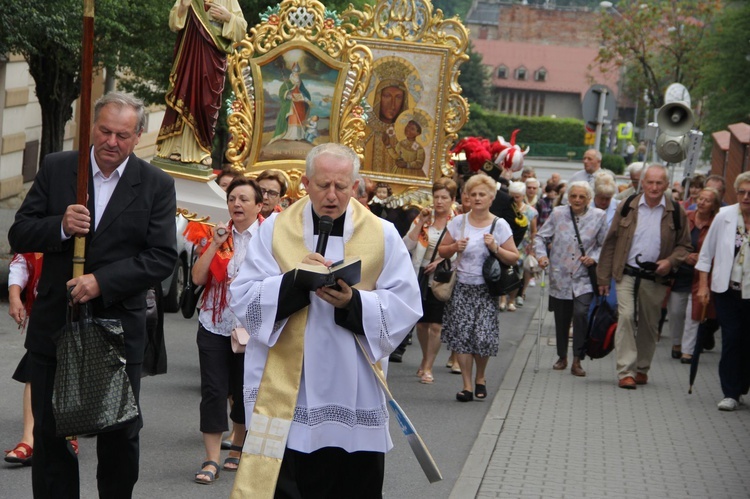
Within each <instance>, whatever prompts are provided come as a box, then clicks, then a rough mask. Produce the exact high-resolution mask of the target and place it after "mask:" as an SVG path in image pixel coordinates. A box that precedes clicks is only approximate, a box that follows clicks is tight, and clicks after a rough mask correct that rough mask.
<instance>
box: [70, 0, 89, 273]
mask: <svg viewBox="0 0 750 499" xmlns="http://www.w3.org/2000/svg"><path fill="white" fill-rule="evenodd" d="M93 66H94V0H83V45H82V47H81V96H80V100H79V104H80V105H79V110H80V111H79V116H78V185H77V187H76V204H80V205H83V206H86V205H87V204H88V202H87V201H88V200H87V199H86V198H87V197H88V192H89V186H88V184H89V156H90V153H89V143H90V139H91V137H90V136H91V78H92V71H93ZM73 248H74V249H73V277H80V276H82V275H83V265H84V263H85V262H86V237H85V236H76V238H75V245H74V247H73Z"/></svg>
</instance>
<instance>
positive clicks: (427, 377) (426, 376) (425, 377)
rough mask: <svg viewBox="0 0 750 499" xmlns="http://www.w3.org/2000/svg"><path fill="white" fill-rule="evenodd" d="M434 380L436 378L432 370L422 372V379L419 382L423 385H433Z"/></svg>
mask: <svg viewBox="0 0 750 499" xmlns="http://www.w3.org/2000/svg"><path fill="white" fill-rule="evenodd" d="M433 381H435V378H434V377H433V376H432V373H431V372H430V371H425V372H424V373H423V374H422V379H420V380H419V382H420V383H422V384H423V385H431V384H432V382H433Z"/></svg>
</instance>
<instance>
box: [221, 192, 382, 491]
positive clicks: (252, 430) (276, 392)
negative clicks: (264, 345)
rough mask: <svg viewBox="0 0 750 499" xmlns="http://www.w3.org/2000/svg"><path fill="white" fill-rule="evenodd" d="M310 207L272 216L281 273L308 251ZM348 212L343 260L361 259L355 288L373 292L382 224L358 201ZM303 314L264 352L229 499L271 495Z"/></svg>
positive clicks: (294, 392)
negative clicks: (306, 228)
mask: <svg viewBox="0 0 750 499" xmlns="http://www.w3.org/2000/svg"><path fill="white" fill-rule="evenodd" d="M308 204H309V198H303V199H300V200H299V201H297V202H296V203H294V204H293V205H292V206H290V207H289V208H287V209H286V210H285V211H283V212H281V213H279V214H278V215H276V220H275V222H274V228H273V241H272V249H273V255H274V258H275V259H276V262H277V263H278V264H279V267H280V268H281V271H282V272H284V273H286V272H288V271H290V270H292V269H294V268H295V267H296V266H297V264H298V263H300V262H301V261H302V259H303V258H304V257H305V256H306V255H307V254H309V253H311V252H312V250H310V249H309V248H307V247H306V245H305V241H304V239H305V238H304V217H305V214H306V211H305V210H306V209H309V208H307V205H308ZM349 207H351V208H352V209H351V210H347V211H348V212H347V217H349V216H351V217H352V223H353V231H352V235H351V238H349V239H348V240H345V241H344V255H345V257H346V258H350V257H356V256H359V257H361V259H362V280H361V281H360V282H359V284H357V285H355V286H354V287H355V288H357V289H359V290H363V291H371V290H373V289H375V284H376V283H377V280H378V277H379V276H380V273H381V271H382V269H383V261H384V252H385V236H384V234H383V228H382V222H381V221H380V219H379V218H377V217H376V216H375V215H373V214H372V213H370V212H369V211H368V210H367V209H366V208H365V207H363V206H362V205H360V203H358V202H357V201H356V200H353V199H352V200H350V202H349ZM345 232H346V231H345ZM307 310H308V309H307V307H305V308H304V309H302V310H299V311H298V312H295V313H294V314H292V315H291V316H289V319H288V320H287V323H286V325H285V326H284V329H283V330H282V331H281V333H280V335H279V339H278V340H277V341H276V344H274V346H273V347H271V348H270V349H269V351H268V360H267V361H266V366H265V369H264V370H263V376H262V377H261V381H260V386H259V387H258V396H257V398H256V401H255V406H254V408H253V414H252V415H251V417H250V426H249V428H248V429H247V436H246V437H245V445H244V446H243V448H242V456H241V458H240V465H239V468H238V470H237V476H236V477H235V480H234V487H233V488H232V494H231V498H232V499H243V498H253V499H256V498H257V499H264V498H269V499H272V498H273V496H274V492H275V490H276V481H277V480H278V476H279V470H280V469H281V460H282V458H283V457H284V449H286V441H287V438H288V436H289V429H290V428H291V425H292V419H293V418H294V409H295V406H296V405H297V396H298V393H299V386H300V380H301V375H302V361H303V357H304V347H305V326H306V324H307ZM342 338H343V337H342Z"/></svg>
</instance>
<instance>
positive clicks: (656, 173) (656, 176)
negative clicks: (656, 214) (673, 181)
mask: <svg viewBox="0 0 750 499" xmlns="http://www.w3.org/2000/svg"><path fill="white" fill-rule="evenodd" d="M667 187H669V180H668V179H667V174H666V172H665V171H664V170H662V169H661V168H649V169H648V171H647V172H646V176H645V177H644V179H643V196H644V197H645V199H646V204H648V205H649V206H651V207H652V208H653V207H654V206H656V205H658V204H659V203H660V202H661V197H662V196H663V195H664V191H666V190H667Z"/></svg>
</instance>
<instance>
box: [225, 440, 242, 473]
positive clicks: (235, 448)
mask: <svg viewBox="0 0 750 499" xmlns="http://www.w3.org/2000/svg"><path fill="white" fill-rule="evenodd" d="M229 452H239V453H240V455H239V456H237V457H231V456H230V457H228V458H226V459H225V460H224V466H222V469H223V470H224V471H231V472H234V471H237V470H238V469H239V468H240V457H242V447H240V446H239V445H231V446H230V447H229ZM227 464H233V465H234V466H227Z"/></svg>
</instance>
